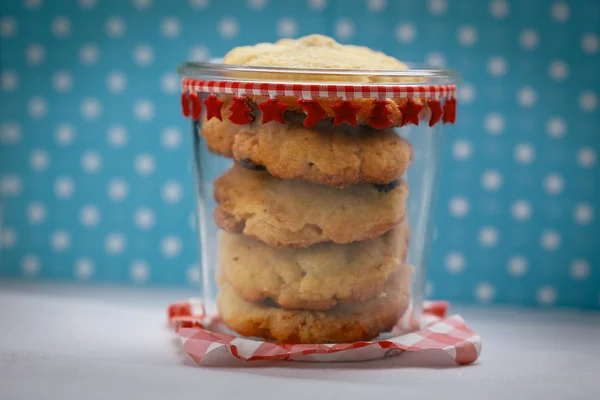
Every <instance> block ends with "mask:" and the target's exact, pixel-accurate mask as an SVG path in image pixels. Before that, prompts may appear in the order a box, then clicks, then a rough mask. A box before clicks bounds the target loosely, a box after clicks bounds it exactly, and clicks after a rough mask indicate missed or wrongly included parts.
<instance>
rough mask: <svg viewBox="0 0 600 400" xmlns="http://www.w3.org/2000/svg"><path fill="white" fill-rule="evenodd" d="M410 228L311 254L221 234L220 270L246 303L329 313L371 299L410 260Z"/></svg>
mask: <svg viewBox="0 0 600 400" xmlns="http://www.w3.org/2000/svg"><path fill="white" fill-rule="evenodd" d="M408 240H409V229H408V223H407V222H403V223H402V224H400V226H398V227H397V228H395V229H392V230H391V231H389V232H388V233H386V234H385V235H383V236H380V237H378V238H375V239H371V240H366V241H362V242H354V243H351V244H333V243H322V244H317V245H314V246H311V247H308V248H305V249H288V248H276V247H270V246H267V245H266V244H264V243H262V242H260V241H257V240H254V239H250V238H248V237H246V236H244V235H240V234H232V233H227V232H224V231H221V232H219V264H218V265H219V269H220V273H222V274H223V276H224V277H225V278H226V279H227V281H228V282H229V283H230V285H231V287H232V288H233V289H235V291H236V293H237V294H238V295H239V296H240V297H242V298H243V299H244V300H246V301H249V302H254V303H256V302H261V301H264V300H267V299H269V300H271V301H272V302H273V303H275V304H277V305H279V306H281V307H283V308H295V309H297V308H303V309H311V310H326V309H328V308H331V307H335V306H337V305H339V304H349V303H356V302H361V301H365V300H368V299H370V298H373V297H375V296H377V295H378V294H379V293H381V292H382V291H383V288H384V285H385V282H386V281H387V280H388V278H389V277H390V275H391V274H393V273H394V272H396V271H397V270H398V269H399V267H400V265H402V264H403V263H404V262H405V261H406V254H407V252H408Z"/></svg>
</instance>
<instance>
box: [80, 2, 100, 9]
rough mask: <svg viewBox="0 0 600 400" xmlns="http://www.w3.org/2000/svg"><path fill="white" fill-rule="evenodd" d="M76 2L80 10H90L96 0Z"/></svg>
mask: <svg viewBox="0 0 600 400" xmlns="http://www.w3.org/2000/svg"><path fill="white" fill-rule="evenodd" d="M77 3H78V4H79V7H80V8H81V9H82V10H91V9H92V8H94V7H96V0H78V2H77Z"/></svg>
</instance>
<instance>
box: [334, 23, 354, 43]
mask: <svg viewBox="0 0 600 400" xmlns="http://www.w3.org/2000/svg"><path fill="white" fill-rule="evenodd" d="M354 30H355V26H354V22H352V20H351V19H350V18H339V19H338V20H337V21H336V23H335V27H334V32H335V36H336V38H338V39H341V40H345V39H350V38H351V37H352V36H354Z"/></svg>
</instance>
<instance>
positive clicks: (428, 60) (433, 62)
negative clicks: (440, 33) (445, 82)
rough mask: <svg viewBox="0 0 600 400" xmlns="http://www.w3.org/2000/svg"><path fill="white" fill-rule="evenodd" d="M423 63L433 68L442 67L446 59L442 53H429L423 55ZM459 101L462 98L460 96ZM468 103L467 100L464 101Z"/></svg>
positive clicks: (462, 99)
mask: <svg viewBox="0 0 600 400" xmlns="http://www.w3.org/2000/svg"><path fill="white" fill-rule="evenodd" d="M425 64H426V65H428V66H431V67H434V68H442V67H444V66H445V65H446V59H445V58H444V55H443V54H442V53H429V54H427V56H426V57H425ZM461 101H464V98H463V97H461ZM466 102H467V103H468V101H466Z"/></svg>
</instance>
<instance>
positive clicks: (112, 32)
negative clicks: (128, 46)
mask: <svg viewBox="0 0 600 400" xmlns="http://www.w3.org/2000/svg"><path fill="white" fill-rule="evenodd" d="M104 30H105V32H106V35H107V36H108V37H109V38H112V39H116V38H119V37H121V36H123V35H124V34H125V31H126V30H127V26H126V24H125V20H124V19H123V18H121V17H117V16H113V17H110V18H108V19H107V20H106V23H105V24H104Z"/></svg>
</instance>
